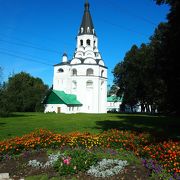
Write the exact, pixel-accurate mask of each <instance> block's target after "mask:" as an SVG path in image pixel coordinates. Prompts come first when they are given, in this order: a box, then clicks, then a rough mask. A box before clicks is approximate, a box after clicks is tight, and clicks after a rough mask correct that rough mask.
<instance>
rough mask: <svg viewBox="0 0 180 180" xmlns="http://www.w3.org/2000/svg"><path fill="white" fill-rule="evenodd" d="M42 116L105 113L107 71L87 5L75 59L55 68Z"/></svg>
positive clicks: (78, 37)
mask: <svg viewBox="0 0 180 180" xmlns="http://www.w3.org/2000/svg"><path fill="white" fill-rule="evenodd" d="M44 104H45V112H56V113H60V112H62V113H78V112H82V113H106V112H107V107H106V106H107V67H106V66H105V64H104V61H103V59H102V58H101V54H100V52H99V50H98V38H97V35H96V32H95V29H94V25H93V22H92V18H91V14H90V11H89V3H88V2H86V3H85V5H84V15H83V18H82V23H81V25H80V28H79V32H78V35H77V38H76V49H75V52H74V56H73V58H72V59H71V60H68V57H67V54H65V53H64V54H63V56H62V61H61V62H60V63H58V64H56V65H54V77H53V90H52V91H51V92H50V93H49V94H48V95H47V97H46V98H45V100H44Z"/></svg>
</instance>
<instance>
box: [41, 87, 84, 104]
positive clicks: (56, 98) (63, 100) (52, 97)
mask: <svg viewBox="0 0 180 180" xmlns="http://www.w3.org/2000/svg"><path fill="white" fill-rule="evenodd" d="M44 104H66V105H76V106H81V105H82V104H81V103H80V102H79V101H78V100H77V97H76V95H74V94H66V93H65V92H64V91H57V90H52V91H51V92H50V94H49V95H48V96H47V97H46V99H45V101H44Z"/></svg>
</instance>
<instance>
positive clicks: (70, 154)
mask: <svg viewBox="0 0 180 180" xmlns="http://www.w3.org/2000/svg"><path fill="white" fill-rule="evenodd" d="M97 161H98V159H97V156H96V154H95V153H92V152H90V151H86V150H84V149H74V150H67V151H65V153H64V157H60V158H59V159H58V161H57V162H56V163H55V165H54V168H55V169H56V170H57V171H58V172H59V174H60V176H62V175H69V174H76V173H78V172H79V171H81V172H84V171H86V170H87V169H88V168H89V167H90V166H91V165H94V164H96V163H97Z"/></svg>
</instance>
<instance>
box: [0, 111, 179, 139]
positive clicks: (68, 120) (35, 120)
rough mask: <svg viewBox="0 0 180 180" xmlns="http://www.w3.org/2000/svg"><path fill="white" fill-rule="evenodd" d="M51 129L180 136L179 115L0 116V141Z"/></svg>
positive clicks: (22, 114)
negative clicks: (37, 130) (124, 131)
mask: <svg viewBox="0 0 180 180" xmlns="http://www.w3.org/2000/svg"><path fill="white" fill-rule="evenodd" d="M38 128H45V129H49V130H51V131H54V132H59V133H62V132H63V133H66V132H72V131H80V132H91V133H99V132H102V131H104V130H108V129H111V128H116V129H122V130H133V131H138V132H140V131H145V132H150V133H153V134H155V135H156V136H157V134H158V135H159V136H161V135H162V136H163V137H164V138H180V134H179V129H180V118H175V117H166V116H152V115H140V114H51V113H49V114H44V113H14V114H13V116H12V117H8V118H0V140H4V139H8V138H11V137H15V136H22V135H24V134H27V133H29V132H31V131H33V130H35V129H38Z"/></svg>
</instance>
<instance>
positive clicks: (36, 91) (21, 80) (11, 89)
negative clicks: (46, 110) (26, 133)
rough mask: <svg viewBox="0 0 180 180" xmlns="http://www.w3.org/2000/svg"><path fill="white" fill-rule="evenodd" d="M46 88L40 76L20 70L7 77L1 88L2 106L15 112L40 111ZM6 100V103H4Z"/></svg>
mask: <svg viewBox="0 0 180 180" xmlns="http://www.w3.org/2000/svg"><path fill="white" fill-rule="evenodd" d="M47 90H48V86H47V85H44V83H43V81H42V80H41V79H40V78H34V77H32V76H31V75H30V74H28V73H25V72H21V73H18V74H15V75H13V76H12V77H10V78H9V80H8V82H7V83H6V84H5V86H4V87H3V88H2V92H1V93H3V94H2V97H3V98H2V101H4V103H3V108H7V107H6V106H8V108H9V109H10V110H11V111H17V112H34V111H42V110H43V104H42V103H41V102H42V99H43V97H44V96H45V94H46V92H47ZM6 101H8V103H5V102H6Z"/></svg>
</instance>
